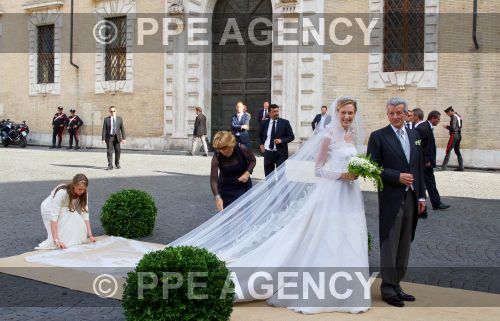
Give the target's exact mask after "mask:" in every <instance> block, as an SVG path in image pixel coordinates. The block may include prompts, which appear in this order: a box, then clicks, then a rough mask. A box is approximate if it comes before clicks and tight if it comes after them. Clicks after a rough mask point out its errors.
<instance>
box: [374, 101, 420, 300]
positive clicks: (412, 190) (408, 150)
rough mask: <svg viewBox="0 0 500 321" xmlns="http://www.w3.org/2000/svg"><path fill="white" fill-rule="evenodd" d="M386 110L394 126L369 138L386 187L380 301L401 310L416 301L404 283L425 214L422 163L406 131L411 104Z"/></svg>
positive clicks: (412, 134) (414, 135)
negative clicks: (406, 121)
mask: <svg viewBox="0 0 500 321" xmlns="http://www.w3.org/2000/svg"><path fill="white" fill-rule="evenodd" d="M386 109H387V118H388V119H389V122H390V124H389V126H387V127H384V128H382V129H379V130H377V131H374V132H373V133H372V134H371V135H370V139H369V140H368V150H367V153H368V155H370V156H371V158H372V159H373V160H374V161H375V162H376V163H378V164H379V165H380V166H381V167H382V168H383V171H382V181H383V184H384V186H383V189H382V190H379V191H378V202H379V232H380V265H381V274H382V285H381V287H380V291H381V294H382V300H384V301H385V302H387V303H388V304H390V305H393V306H398V307H402V306H404V301H415V297H414V296H412V295H410V294H406V293H405V292H404V291H403V289H402V288H401V286H400V282H401V280H402V279H403V277H404V275H405V273H406V268H407V266H408V260H409V257H410V245H411V241H412V240H413V238H414V237H415V229H416V226H417V220H418V215H419V213H421V212H423V211H424V209H425V185H424V175H423V169H424V164H423V158H422V150H421V146H420V143H421V140H420V137H419V135H418V132H416V131H415V130H412V129H407V128H406V127H405V126H404V120H405V114H406V113H407V112H408V104H407V102H406V101H405V100H404V99H401V98H397V97H396V98H392V99H390V100H389V101H388V102H387V105H386Z"/></svg>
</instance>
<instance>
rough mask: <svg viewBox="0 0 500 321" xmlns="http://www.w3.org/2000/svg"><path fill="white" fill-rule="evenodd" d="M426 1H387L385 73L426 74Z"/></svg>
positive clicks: (385, 5)
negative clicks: (407, 72) (411, 72)
mask: <svg viewBox="0 0 500 321" xmlns="http://www.w3.org/2000/svg"><path fill="white" fill-rule="evenodd" d="M424 36H425V0H385V4H384V71H386V72H388V71H423V70H424Z"/></svg>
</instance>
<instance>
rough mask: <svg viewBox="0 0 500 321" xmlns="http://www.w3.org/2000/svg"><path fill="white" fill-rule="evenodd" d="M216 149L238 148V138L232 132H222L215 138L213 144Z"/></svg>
mask: <svg viewBox="0 0 500 321" xmlns="http://www.w3.org/2000/svg"><path fill="white" fill-rule="evenodd" d="M212 146H213V148H214V149H222V148H224V147H230V148H234V146H236V137H234V135H233V133H231V132H230V131H220V132H217V133H216V134H215V136H214V141H213V143H212Z"/></svg>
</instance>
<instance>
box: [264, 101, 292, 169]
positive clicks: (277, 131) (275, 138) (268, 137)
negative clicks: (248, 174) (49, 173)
mask: <svg viewBox="0 0 500 321" xmlns="http://www.w3.org/2000/svg"><path fill="white" fill-rule="evenodd" d="M269 117H270V119H267V120H265V121H263V122H262V127H261V129H260V135H259V144H260V151H261V153H263V154H264V173H265V175H266V176H268V175H269V174H271V173H272V172H273V171H274V170H275V169H276V168H277V167H279V166H280V165H281V164H283V163H284V162H285V161H286V160H287V159H288V143H290V142H292V141H293V140H294V139H295V136H294V135H293V130H292V126H290V122H289V121H288V120H286V119H283V118H279V107H278V105H275V104H271V105H270V106H269Z"/></svg>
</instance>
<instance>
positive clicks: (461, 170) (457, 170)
mask: <svg viewBox="0 0 500 321" xmlns="http://www.w3.org/2000/svg"><path fill="white" fill-rule="evenodd" d="M463 171H465V169H463V168H461V167H459V168H455V172H463Z"/></svg>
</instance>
